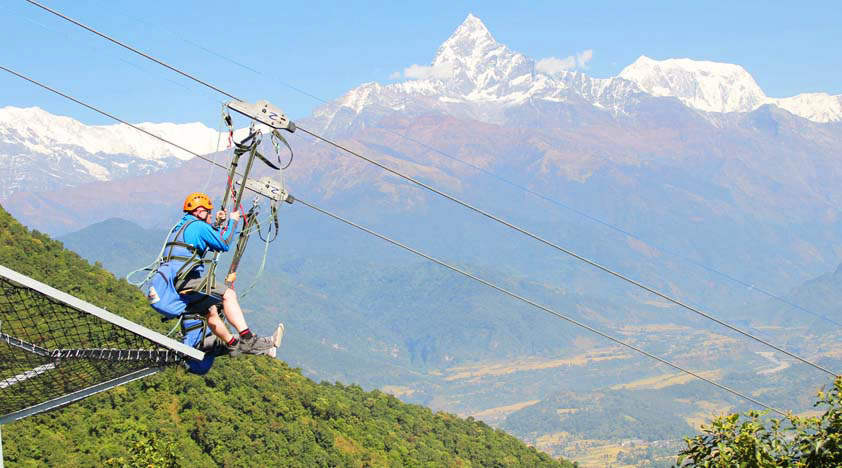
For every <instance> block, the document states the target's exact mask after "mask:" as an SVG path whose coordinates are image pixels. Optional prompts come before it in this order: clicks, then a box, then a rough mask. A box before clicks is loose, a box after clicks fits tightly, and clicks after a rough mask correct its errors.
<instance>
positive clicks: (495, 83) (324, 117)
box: [0, 15, 842, 199]
mask: <svg viewBox="0 0 842 468" xmlns="http://www.w3.org/2000/svg"><path fill="white" fill-rule="evenodd" d="M413 67H415V73H411V74H410V73H405V75H407V76H412V77H414V79H407V80H405V81H402V82H399V83H394V84H388V85H381V84H378V83H366V84H363V85H360V86H358V87H356V88H354V89H352V90H351V91H349V92H348V93H346V94H345V95H344V96H342V97H340V98H339V99H337V100H335V101H333V102H332V103H329V104H326V105H324V106H322V107H320V108H318V109H316V110H315V111H314V113H313V115H312V117H310V118H308V119H306V122H305V123H306V125H307V127H309V128H311V129H313V130H319V131H322V132H325V133H327V134H330V135H332V136H350V135H352V134H353V132H354V131H355V130H357V129H361V128H375V127H377V126H378V123H379V122H380V121H381V120H382V119H383V117H384V116H386V115H396V116H407V117H412V116H419V115H431V114H439V115H447V116H450V117H454V118H457V119H468V120H472V121H477V122H480V123H490V124H506V126H509V127H535V128H541V127H547V126H550V127H553V126H554V127H572V126H576V125H582V124H584V125H590V126H605V125H609V122H611V121H616V119H627V118H634V117H635V116H637V115H642V114H641V112H643V113H645V114H646V115H647V116H648V117H647V118H651V116H653V115H660V116H661V118H665V119H670V118H672V117H669V116H670V115H674V113H675V111H676V110H675V106H678V107H681V108H682V109H685V110H689V111H691V112H694V113H696V115H698V116H700V117H701V118H703V119H705V120H708V121H712V122H714V123H715V124H716V125H717V126H720V125H731V124H733V122H735V121H734V120H733V119H731V120H728V118H725V116H726V115H732V116H737V115H742V114H743V113H749V112H752V111H756V110H758V109H759V108H761V107H762V106H769V105H771V106H777V107H778V108H780V109H784V110H786V111H787V112H789V113H791V114H793V115H795V116H799V117H801V118H804V119H807V120H809V121H812V122H817V123H828V122H838V121H842V96H838V95H837V96H830V95H827V94H821V93H814V94H800V95H797V96H793V97H789V98H782V99H777V98H770V97H768V96H766V95H765V94H764V92H763V90H762V89H760V87H759V86H758V85H757V83H756V82H755V81H754V79H753V78H752V76H751V75H750V74H749V73H748V72H747V71H746V70H745V69H743V68H742V67H740V66H738V65H731V64H724V63H714V62H704V61H693V60H689V59H669V60H661V61H658V60H653V59H651V58H648V57H645V56H644V57H640V58H639V59H638V60H636V61H635V62H634V63H632V64H631V65H629V66H627V67H626V68H625V69H623V70H622V72H621V73H620V74H619V75H618V76H616V77H613V78H592V77H590V76H588V75H586V74H584V73H581V72H576V71H565V70H558V71H552V70H550V71H548V70H547V69H546V68H543V67H541V66H540V61H538V62H536V61H535V60H533V59H531V58H529V57H527V56H525V55H523V54H521V53H518V52H514V51H512V50H510V49H509V48H508V47H506V46H505V45H503V44H500V43H499V42H497V41H496V40H495V39H494V37H493V36H492V35H491V33H490V32H489V31H488V29H487V28H486V27H485V25H484V24H483V23H482V21H481V20H480V19H479V18H477V17H475V16H473V15H468V17H467V18H466V19H465V21H464V22H463V23H462V24H461V25H460V26H459V27H458V28H457V29H456V31H455V32H454V33H453V34H452V35H451V36H450V37H449V38H448V39H447V40H446V41H444V43H443V44H442V45H441V46H440V47H439V49H438V52H437V53H436V56H435V58H434V60H433V62H432V64H431V65H430V66H429V67H419V66H413ZM410 68H412V67H410ZM664 98H666V99H667V100H666V101H664ZM670 98H672V99H670ZM659 99H660V100H661V101H658V100H659ZM652 100H655V101H656V106H655V108H654V110H653V107H652V105H651V102H652ZM642 103H643V104H642ZM641 106H643V107H641ZM671 106H672V107H671ZM641 109H643V110H641ZM734 113H736V114H734ZM559 116H561V117H559ZM717 122H718V123H717ZM723 122H725V123H723ZM727 122H731V124H729V123H727ZM139 126H140V127H142V128H144V129H147V130H149V131H151V132H153V133H155V134H158V135H161V136H162V137H164V138H166V139H169V140H171V141H174V142H176V143H178V144H179V145H181V146H183V147H185V148H189V149H191V150H193V151H196V152H198V153H200V154H208V153H211V152H214V151H215V150H216V149H217V148H219V147H220V146H219V145H220V144H222V147H224V146H225V145H227V141H225V137H224V135H223V136H222V137H221V138H220V135H219V134H218V133H217V132H216V131H215V130H213V129H210V128H208V127H206V126H204V125H202V124H201V123H187V124H173V123H142V124H139ZM190 158H191V155H189V154H186V153H183V152H181V151H179V150H177V149H174V148H173V147H171V146H170V145H167V144H166V143H164V142H161V141H159V140H156V139H154V138H151V137H149V136H148V135H144V134H142V133H139V132H137V131H136V130H134V129H132V128H130V127H129V126H127V125H123V124H119V125H101V126H89V125H85V124H83V123H81V122H78V121H75V120H73V119H71V118H69V117H60V116H54V115H51V114H49V113H47V112H46V111H44V110H41V109H39V108H28V109H20V108H14V107H5V108H0V199H7V198H9V197H10V196H11V195H12V194H14V193H16V192H19V191H29V192H40V191H48V190H52V189H55V188H58V187H66V186H78V185H80V184H84V183H87V182H94V181H106V180H115V179H121V178H124V177H132V176H141V175H145V174H149V173H152V172H155V171H158V170H161V169H165V168H171V167H174V166H178V165H180V164H181V163H182V162H183V161H184V160H187V159H190Z"/></svg>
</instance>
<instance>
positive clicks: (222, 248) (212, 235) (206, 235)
mask: <svg viewBox="0 0 842 468" xmlns="http://www.w3.org/2000/svg"><path fill="white" fill-rule="evenodd" d="M193 220H196V221H198V222H195V223H191V224H190V225H189V226H187V228H185V229H184V232H183V233H182V241H183V242H184V243H185V244H190V245H192V246H193V247H195V248H196V250H198V251H199V253H200V254H204V253H205V252H207V251H208V250H210V251H211V252H227V251H228V247H229V245H230V244H231V241H232V240H233V239H234V227H235V226H236V224H237V223H236V222H235V221H234V220H232V219H229V220H228V224H227V225H226V227H225V229H221V230H220V229H216V228H214V227H213V226H211V225H210V224H208V223H206V222H204V221H202V220H200V219H199V218H197V217H195V216H193V215H191V214H189V213H187V214H185V215H184V217H183V218H181V221H179V223H178V224H177V225H176V226H175V229H174V230H173V232H178V230H179V229H181V226H184V223H187V222H190V221H193Z"/></svg>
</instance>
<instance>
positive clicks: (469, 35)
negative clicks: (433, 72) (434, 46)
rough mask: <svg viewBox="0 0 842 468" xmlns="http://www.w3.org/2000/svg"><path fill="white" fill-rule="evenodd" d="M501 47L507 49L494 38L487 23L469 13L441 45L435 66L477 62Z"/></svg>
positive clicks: (434, 62) (434, 61)
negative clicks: (486, 25)
mask: <svg viewBox="0 0 842 468" xmlns="http://www.w3.org/2000/svg"><path fill="white" fill-rule="evenodd" d="M501 48H503V49H505V46H502V45H501V44H498V43H497V41H495V40H494V37H493V36H492V35H491V32H489V31H488V28H486V27H485V24H483V22H482V21H480V19H479V18H477V17H476V16H474V15H472V14H469V15H468V17H467V18H465V21H464V22H462V24H460V25H459V27H458V28H456V31H454V32H453V34H451V35H450V37H449V38H448V39H447V40H446V41H444V42H443V43H442V45H441V46H440V47H439V50H438V52H437V53H436V58H435V59H434V60H433V66H441V65H444V64H446V63H458V64H463V65H469V64H476V62H478V61H481V60H482V59H483V58H484V57H485V55H486V54H488V53H489V52H491V51H495V50H500V49H501ZM472 62H473V63H472Z"/></svg>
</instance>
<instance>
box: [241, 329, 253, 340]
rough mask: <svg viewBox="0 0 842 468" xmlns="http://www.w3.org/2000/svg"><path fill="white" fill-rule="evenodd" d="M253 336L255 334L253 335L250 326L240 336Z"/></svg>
mask: <svg viewBox="0 0 842 468" xmlns="http://www.w3.org/2000/svg"><path fill="white" fill-rule="evenodd" d="M252 336H254V335H252V333H251V330H249V329H248V328H246V329H245V330H243V331H241V332H240V338H251V337H252Z"/></svg>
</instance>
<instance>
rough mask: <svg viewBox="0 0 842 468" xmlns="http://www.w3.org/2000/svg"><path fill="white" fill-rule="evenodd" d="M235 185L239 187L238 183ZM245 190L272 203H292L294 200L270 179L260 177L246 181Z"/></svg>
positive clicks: (283, 188)
mask: <svg viewBox="0 0 842 468" xmlns="http://www.w3.org/2000/svg"><path fill="white" fill-rule="evenodd" d="M237 185H238V186H239V185H240V183H239V181H237ZM246 188H247V189H249V190H252V191H254V192H257V193H259V194H260V195H263V196H264V197H266V198H269V199H271V200H274V201H284V202H287V203H292V202H293V200H294V198H293V197H292V195H290V194H289V192H287V189H286V188H285V187H284V186H282V185H281V184H280V183H279V182H278V181H277V180H274V179H272V178H271V177H261V178H260V179H257V180H255V179H246Z"/></svg>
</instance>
